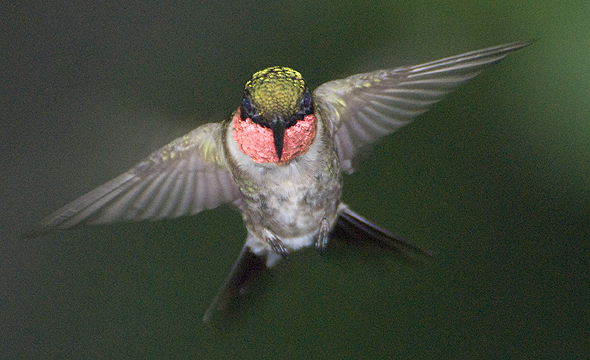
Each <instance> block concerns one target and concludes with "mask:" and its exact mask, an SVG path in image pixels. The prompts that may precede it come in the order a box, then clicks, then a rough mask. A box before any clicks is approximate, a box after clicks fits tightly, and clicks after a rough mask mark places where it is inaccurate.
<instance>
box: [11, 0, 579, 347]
mask: <svg viewBox="0 0 590 360" xmlns="http://www.w3.org/2000/svg"><path fill="white" fill-rule="evenodd" d="M1 11H2V15H1V16H2V21H1V22H0V27H1V29H2V34H3V35H2V38H1V39H0V44H1V46H2V56H1V59H0V64H1V69H2V70H1V72H2V76H1V77H0V84H1V86H2V91H1V92H2V96H1V97H0V116H1V121H2V131H1V132H0V149H1V155H2V156H1V160H0V184H2V185H1V186H0V205H1V211H2V214H1V216H0V236H1V239H0V333H1V334H2V335H1V337H0V358H3V359H21V358H22V359H25V358H26V359H50V358H64V359H65V358H71V359H86V358H88V359H98V358H109V359H122V358H141V359H163V358H179V359H185V358H199V359H205V358H243V359H248V358H256V359H259V358H326V359H328V358H334V359H343V358H355V359H356V358H371V359H373V358H398V359H432V358H460V359H464V358H469V359H472V358H482V359H490V358H511V359H515V358H527V359H556V358H560V359H581V358H587V357H590V345H589V342H588V339H589V338H590V325H589V324H590V291H589V290H588V284H589V280H590V276H589V260H588V259H589V256H590V245H589V242H588V238H589V235H590V225H589V224H588V222H589V221H588V220H589V215H590V16H588V15H589V14H590V3H589V2H588V1H571V2H563V1H521V2H514V1H497V2H487V3H479V2H467V1H447V2H438V1H432V0H418V1H413V2H412V3H411V5H408V2H406V1H395V0H394V1H392V0H388V1H373V2H367V1H347V2H342V1H317V0H314V1H289V2H274V1H266V2H264V1H251V2H242V1H225V2H219V1H210V2H207V1H194V2H190V1H178V2H166V1H150V2H117V3H115V2H108V1H107V2H104V1H101V2H99V1H92V0H91V1H86V2H83V3H79V2H73V1H71V2H67V1H55V2H42V1H35V0H34V1H32V2H27V3H23V2H18V3H13V4H10V5H6V6H5V7H4V8H3V9H2V10H1ZM528 39H536V42H535V43H534V44H533V45H532V46H530V47H528V48H525V49H523V50H520V51H518V52H516V53H514V54H513V55H511V56H509V57H508V58H507V59H506V60H504V61H503V62H501V63H500V64H499V65H497V66H495V67H493V68H492V69H489V70H486V71H485V72H484V73H482V74H481V75H480V76H479V77H477V78H476V79H475V80H474V81H471V82H470V83H469V84H467V85H466V86H464V87H462V88H461V89H459V90H458V91H457V92H455V93H453V94H452V95H450V96H448V97H447V98H446V99H445V100H444V101H443V102H441V103H440V104H438V105H436V106H434V107H433V109H432V110H431V111H430V112H428V113H427V114H424V115H422V116H420V117H419V118H418V119H417V121H416V122H415V123H413V124H411V125H409V126H407V127H405V128H403V129H402V130H400V131H398V132H397V133H395V134H394V135H392V136H390V137H388V138H386V139H383V140H382V141H381V142H379V143H378V144H377V145H376V146H375V147H374V149H373V152H372V154H371V156H370V157H368V158H367V159H366V161H365V162H364V165H363V166H362V167H361V169H360V171H358V172H357V173H355V174H353V175H352V176H349V177H347V178H346V179H345V190H344V200H345V201H346V202H347V203H348V204H349V205H350V206H351V207H352V208H353V209H354V210H356V211H358V212H359V213H360V214H362V215H364V216H366V217H367V218H369V219H371V220H373V221H375V222H376V223H378V224H380V225H382V226H383V227H385V228H387V229H390V230H391V231H392V232H394V233H396V234H399V235H402V236H404V237H406V238H408V239H410V240H412V241H413V242H415V243H418V244H420V245H423V246H425V247H427V248H429V249H431V250H432V251H433V252H434V253H435V254H436V255H435V257H434V258H433V259H431V260H421V261H419V262H418V263H417V264H414V265H409V264H407V263H405V262H403V261H401V260H400V259H399V258H397V257H395V256H391V254H388V253H383V252H381V251H379V250H377V249H375V250H371V249H364V248H363V249H357V248H355V247H352V246H349V245H346V244H334V246H332V247H331V249H330V251H328V253H327V254H326V255H324V256H318V255H317V254H316V253H315V252H314V251H313V250H311V249H310V250H309V251H303V252H301V253H298V254H294V255H293V256H292V257H290V259H289V260H288V261H286V262H282V263H281V264H280V265H279V266H277V267H276V268H275V269H274V271H273V272H272V274H271V275H270V276H269V277H268V279H267V281H265V283H264V286H263V287H261V288H260V289H258V293H257V294H256V296H254V297H253V298H252V299H251V301H250V302H248V303H247V304H245V305H244V306H243V307H242V308H240V310H239V312H238V313H237V314H236V315H235V316H234V317H230V318H229V319H226V320H225V321H221V322H217V323H214V324H208V325H206V324H203V323H202V322H201V318H202V315H203V313H204V311H205V309H206V308H207V306H208V304H209V302H210V300H211V299H212V298H213V296H214V295H215V293H216V291H217V289H218V287H219V286H220V285H221V283H222V281H223V279H224V277H225V276H226V274H227V272H228V271H229V268H230V267H231V265H232V263H233V261H234V259H235V258H236V256H237V255H238V253H239V250H240V248H241V246H242V242H243V240H244V238H245V229H244V227H243V224H242V222H241V219H240V216H239V214H238V213H237V212H235V211H233V210H231V209H230V208H229V207H226V206H224V207H221V208H218V209H215V210H212V211H207V212H204V213H202V214H199V215H198V216H196V217H192V218H182V219H177V220H170V221H162V222H156V223H137V224H123V225H113V226H101V227H87V228H81V229H77V230H72V231H65V232H59V233H56V234H52V235H50V236H46V237H43V238H39V239H33V240H27V241H24V240H21V239H20V238H19V235H20V234H21V232H22V231H24V230H26V229H27V227H29V226H31V225H32V224H33V223H34V222H35V221H38V220H40V219H41V218H42V217H43V216H45V215H47V214H48V213H49V212H51V211H53V210H56V209H57V208H58V207H60V206H62V205H64V204H65V203H67V202H68V201H71V200H73V199H75V198H76V197H78V196H80V195H82V194H84V193H85V192H86V191H89V190H91V189H93V188H94V187H96V186H98V185H100V184H102V183H104V182H105V181H107V180H110V179H111V178H113V177H115V176H116V175H118V174H120V173H121V172H123V171H125V170H126V169H127V168H129V167H131V166H132V165H133V164H134V163H136V162H137V161H139V160H141V159H142V158H143V157H144V156H146V155H147V154H149V153H150V152H151V151H153V150H155V149H157V148H158V147H159V146H161V145H163V144H166V143H167V142H168V141H170V140H172V139H174V138H175V137H177V136H180V135H182V134H183V133H185V132H187V131H189V130H191V129H192V128H194V127H196V126H198V125H200V124H202V123H205V122H209V121H218V120H220V119H222V118H223V117H224V116H225V115H227V114H229V113H230V112H231V111H232V110H233V109H235V107H236V106H237V105H238V104H239V102H240V100H241V92H242V88H243V84H244V82H245V81H246V80H247V79H248V78H249V77H250V75H251V74H252V73H253V72H255V71H257V70H260V69H263V68H265V67H268V66H273V65H283V66H290V67H293V68H295V69H297V70H299V71H300V72H301V73H302V74H303V75H304V77H305V78H306V79H307V80H308V83H309V84H310V86H311V87H312V88H315V87H316V86H318V85H319V84H321V83H323V82H326V81H328V80H331V79H336V78H341V77H345V76H348V75H352V74H355V73H358V72H362V71H371V70H376V69H379V68H387V67H394V66H402V65H412V64H418V63H422V62H426V61H431V60H436V59H438V58H442V57H446V56H451V55H455V54H459V53H462V52H466V51H470V50H476V49H479V48H483V47H487V46H492V45H496V44H500V43H504V42H511V41H517V40H528Z"/></svg>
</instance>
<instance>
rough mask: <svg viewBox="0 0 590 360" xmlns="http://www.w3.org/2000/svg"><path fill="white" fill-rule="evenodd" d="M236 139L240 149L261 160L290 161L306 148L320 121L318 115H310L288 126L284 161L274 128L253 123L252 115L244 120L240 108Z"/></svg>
mask: <svg viewBox="0 0 590 360" xmlns="http://www.w3.org/2000/svg"><path fill="white" fill-rule="evenodd" d="M233 127H234V140H235V141H236V142H237V143H238V145H239V146H240V150H242V152H243V153H244V154H246V155H248V156H250V158H252V161H254V162H255V163H258V164H262V163H269V162H274V163H277V164H279V165H281V164H284V163H286V162H289V161H291V160H293V159H294V158H296V157H297V156H299V155H303V154H305V153H306V152H307V150H308V149H309V147H310V146H311V144H312V143H313V142H314V140H315V136H316V132H317V121H316V118H315V115H307V116H305V117H304V118H303V120H299V121H298V122H297V123H296V124H295V125H293V126H291V127H290V128H288V129H286V130H285V139H284V141H283V154H282V156H281V161H280V162H279V158H278V157H277V153H276V151H275V145H274V138H273V136H272V130H271V129H269V128H265V127H263V126H261V125H258V124H256V123H254V122H253V121H252V120H251V119H250V118H247V119H246V120H242V119H241V118H240V109H238V111H237V112H236V115H235V116H234V119H233Z"/></svg>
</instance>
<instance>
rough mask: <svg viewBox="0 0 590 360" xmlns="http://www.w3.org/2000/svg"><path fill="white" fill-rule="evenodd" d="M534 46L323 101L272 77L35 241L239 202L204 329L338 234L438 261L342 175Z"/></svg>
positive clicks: (399, 75) (407, 70) (378, 80)
mask: <svg viewBox="0 0 590 360" xmlns="http://www.w3.org/2000/svg"><path fill="white" fill-rule="evenodd" d="M527 45H528V43H526V42H516V43H510V44H504V45H499V46H495V47H490V48H487V49H483V50H478V51H473V52H469V53H465V54H462V55H458V56H453V57H449V58H444V59H441V60H437V61H433V62H429V63H426V64H422V65H416V66H410V67H401V68H396V69H387V70H378V71H374V72H370V73H364V74H358V75H353V76H350V77H348V78H345V79H341V80H334V81H329V82H327V83H325V84H323V85H321V86H319V87H318V88H317V89H315V90H314V91H313V92H310V90H309V89H308V87H307V84H306V82H305V80H304V79H303V78H302V76H301V74H300V73H299V72H297V71H295V70H293V69H290V68H287V67H280V66H275V67H270V68H267V69H264V70H262V71H259V72H257V73H255V74H254V75H253V76H252V78H251V79H250V80H249V81H248V82H247V83H246V86H245V88H244V94H243V97H242V102H241V104H240V105H239V106H238V107H237V109H236V110H235V111H234V112H233V114H232V115H231V116H229V117H228V118H227V119H225V120H224V121H222V122H219V123H209V124H205V125H202V126H200V127H198V128H196V129H195V130H193V131H191V132H189V133H188V134H186V135H185V136H183V137H180V138H178V139H176V140H174V141H172V142H171V143H170V144H168V145H166V146H164V147H162V148H161V149H159V150H157V151H155V152H154V153H152V154H151V155H150V156H149V157H148V158H147V159H145V160H144V161H142V162H140V163H139V164H137V165H136V166H134V167H133V168H131V169H130V170H129V171H127V172H126V173H124V174H122V175H120V176H118V177H117V178H115V179H113V180H111V181H109V182H107V183H106V184H104V185H102V186H100V187H98V188H96V189H94V190H92V191H91V192H89V193H87V194H86V195H83V196H82V197H80V198H78V199H77V200H74V201H73V202H71V203H69V204H67V205H65V206H64V207H62V208H61V209H59V210H57V211H56V212H54V213H53V214H51V215H49V216H48V217H46V218H45V219H43V220H42V221H41V222H40V223H39V224H37V225H36V227H35V228H33V229H32V230H31V231H30V232H29V233H27V234H26V235H25V236H27V237H33V236H39V235H43V234H46V233H48V232H50V231H52V230H54V229H66V228H71V227H73V226H75V225H79V224H104V223H112V222H117V221H139V220H157V219H163V218H173V217H178V216H182V215H194V214H197V213H199V212H201V211H202V210H205V209H212V208H215V207H217V206H219V205H220V204H223V203H228V202H229V203H233V204H234V205H235V206H236V207H237V209H238V210H239V211H240V212H241V214H242V218H243V220H244V223H245V224H246V229H247V231H248V235H247V237H246V242H245V244H244V246H243V248H242V252H241V254H240V256H239V257H238V260H237V261H236V263H235V264H234V266H233V268H232V271H231V272H230V274H229V276H228V277H227V279H226V281H225V284H224V285H223V286H222V288H221V290H220V292H219V293H218V295H217V296H216V298H215V299H214V301H213V303H212V304H211V306H210V308H209V310H208V311H207V312H206V314H205V317H204V320H205V321H207V320H209V319H210V317H211V315H212V314H213V312H214V311H215V310H216V309H218V308H223V307H224V306H225V305H226V304H227V302H228V301H231V300H232V299H233V298H234V297H235V296H237V294H239V293H240V292H242V291H243V290H244V287H245V286H246V283H247V282H248V281H249V279H250V278H251V277H252V276H253V275H254V274H256V273H257V272H258V271H260V270H261V269H264V268H265V265H266V267H271V266H272V265H274V264H275V262H276V261H277V260H278V259H280V258H281V257H286V256H287V254H288V253H289V252H291V251H295V250H298V249H301V248H304V247H308V246H311V245H315V247H316V249H318V250H322V249H324V248H325V247H326V245H327V243H328V239H329V238H330V235H331V234H334V233H335V232H336V231H339V232H342V231H344V233H345V234H347V235H348V236H354V237H359V236H360V237H363V238H364V239H369V240H371V241H374V242H377V243H379V244H380V245H384V246H387V247H390V248H392V249H394V250H397V251H400V252H402V253H405V252H408V251H417V252H421V253H423V254H429V253H428V251H426V250H423V249H421V248H419V247H417V246H415V245H413V244H411V243H408V242H406V241H404V240H403V239H400V238H398V237H395V236H393V235H391V234H390V233H388V232H387V231H385V230H383V229H381V228H379V227H378V226H376V225H374V224H372V223H370V222H369V221H367V220H365V219H364V218H362V217H361V216H359V215H357V214H356V213H354V212H353V211H352V210H351V209H350V208H348V207H347V206H346V205H345V204H344V203H342V200H341V194H342V175H343V173H349V174H350V173H352V172H353V171H354V170H356V168H357V163H356V162H355V159H357V155H358V154H359V152H360V151H361V149H362V148H363V147H364V146H365V145H368V144H370V143H372V142H373V141H375V140H376V139H378V138H380V137H382V136H384V135H387V134H389V133H392V132H394V131H395V130H397V129H398V128H400V127H401V126H404V125H406V124H408V123H410V122H411V120H412V119H413V118H414V117H416V116H417V115H419V114H421V113H423V112H425V111H426V110H427V109H428V108H429V107H430V106H431V105H432V104H434V103H436V102H437V101H439V100H441V99H442V97H443V96H444V95H445V94H447V93H448V92H450V91H451V90H453V89H455V88H456V87H457V86H458V85H460V84H462V83H463V82H465V81H467V80H469V79H471V78H473V77H475V76H476V75H477V74H478V73H479V72H480V71H481V70H482V69H483V68H485V67H488V66H490V65H492V64H494V63H496V62H498V61H499V60H501V59H502V58H504V57H505V56H506V55H508V54H509V53H510V52H512V51H513V50H516V49H519V48H522V47H524V46H527Z"/></svg>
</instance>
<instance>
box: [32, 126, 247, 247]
mask: <svg viewBox="0 0 590 360" xmlns="http://www.w3.org/2000/svg"><path fill="white" fill-rule="evenodd" d="M221 136H222V124H220V123H211V124H206V125H203V126H200V127H198V128H197V129H195V130H193V131H191V132H190V133H188V134H186V135H185V136H183V137H180V138H178V139H176V140H174V141H172V142H171V143H170V144H168V145H166V146H164V147H162V148H161V149H159V150H157V151H155V152H154V153H152V154H151V155H150V156H149V157H148V158H147V159H146V160H144V161H142V162H141V163H139V164H137V165H136V166H135V167H133V168H132V169H131V170H129V171H127V172H126V173H124V174H122V175H120V176H118V177H117V178H115V179H113V180H111V181H109V182H107V183H106V184H104V185H102V186H100V187H98V188H96V189H94V190H92V191H91V192H89V193H87V194H86V195H84V196H82V197H80V198H78V199H77V200H74V201H72V202H71V203H69V204H67V205H66V206H64V207H62V208H61V209H59V210H57V211H56V212H54V213H53V214H51V215H49V216H48V217H46V218H45V219H43V220H42V221H41V222H40V223H39V224H37V225H36V227H35V228H33V229H32V230H31V231H30V232H28V233H27V234H25V237H34V236H39V235H43V234H46V233H48V232H50V231H51V230H54V229H66V228H70V227H73V226H75V225H79V224H102V223H113V222H118V221H138V220H155V219H162V218H173V217H177V216H181V215H191V214H196V213H198V212H200V211H202V210H205V209H212V208H215V207H217V206H219V205H220V204H222V203H225V202H231V201H236V200H238V199H239V198H240V196H241V194H240V192H239V189H238V187H237V185H236V184H235V182H234V180H233V177H232V175H231V173H230V171H229V168H228V166H227V163H226V160H225V157H224V155H223V150H222V146H221Z"/></svg>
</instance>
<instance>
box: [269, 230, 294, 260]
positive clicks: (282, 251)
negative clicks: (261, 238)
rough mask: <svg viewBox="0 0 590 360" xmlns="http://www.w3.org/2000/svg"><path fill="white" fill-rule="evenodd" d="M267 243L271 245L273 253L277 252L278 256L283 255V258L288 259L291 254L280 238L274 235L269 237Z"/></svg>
mask: <svg viewBox="0 0 590 360" xmlns="http://www.w3.org/2000/svg"><path fill="white" fill-rule="evenodd" d="M266 242H267V243H268V244H269V245H270V248H271V249H272V251H274V252H276V253H277V254H279V255H281V256H282V257H283V258H286V257H287V255H288V254H289V250H288V249H287V248H286V247H285V245H284V244H283V242H282V241H281V239H279V237H278V236H276V235H273V236H272V237H268V238H267V239H266Z"/></svg>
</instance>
